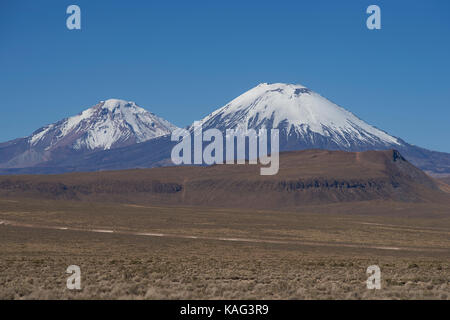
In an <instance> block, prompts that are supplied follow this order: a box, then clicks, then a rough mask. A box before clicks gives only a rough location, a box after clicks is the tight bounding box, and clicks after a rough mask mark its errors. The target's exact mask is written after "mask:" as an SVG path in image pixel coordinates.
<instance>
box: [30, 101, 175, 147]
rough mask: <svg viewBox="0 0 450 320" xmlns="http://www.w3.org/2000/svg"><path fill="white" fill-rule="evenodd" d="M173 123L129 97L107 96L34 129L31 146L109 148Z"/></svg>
mask: <svg viewBox="0 0 450 320" xmlns="http://www.w3.org/2000/svg"><path fill="white" fill-rule="evenodd" d="M174 129H176V127H175V126H174V125H173V124H171V123H170V122H168V121H166V120H164V119H162V118H160V117H158V116H156V115H155V114H153V113H151V112H148V111H147V110H145V109H143V108H141V107H139V106H138V105H136V103H134V102H132V101H125V100H120V99H108V100H106V101H101V102H100V103H98V104H97V105H95V106H93V107H91V108H89V109H86V110H84V111H82V112H81V113H79V114H78V115H76V116H73V117H70V118H66V119H63V120H61V121H59V122H57V123H55V124H51V125H48V126H46V127H43V128H41V129H39V130H37V131H36V132H35V133H33V135H32V136H30V137H29V140H28V141H29V143H30V145H31V146H32V147H39V148H43V149H45V150H50V149H55V148H58V147H70V148H72V149H75V150H80V149H86V150H95V149H104V150H106V149H111V148H114V147H120V146H125V145H129V144H133V143H140V142H144V141H147V140H150V139H153V138H157V137H159V136H163V135H167V134H169V133H170V132H172V131H173V130H174Z"/></svg>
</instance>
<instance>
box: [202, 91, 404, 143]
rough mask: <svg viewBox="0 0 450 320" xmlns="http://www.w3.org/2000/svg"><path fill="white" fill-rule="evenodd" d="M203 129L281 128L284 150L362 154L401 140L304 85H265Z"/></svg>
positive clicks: (222, 110) (220, 111)
mask: <svg viewBox="0 0 450 320" xmlns="http://www.w3.org/2000/svg"><path fill="white" fill-rule="evenodd" d="M200 123H201V124H202V126H203V129H207V128H217V129H219V130H225V129H239V130H244V131H245V130H247V129H261V128H265V129H271V128H278V129H279V130H280V139H281V138H282V137H283V138H284V140H285V141H280V143H281V145H284V149H293V148H295V149H297V148H298V146H304V147H305V148H307V147H313V148H330V149H343V150H356V149H358V150H361V149H369V148H383V147H387V146H395V145H397V146H398V145H400V144H401V143H402V142H401V141H400V140H399V139H397V138H395V137H393V136H390V135H389V134H387V133H385V132H383V131H381V130H379V129H377V128H375V127H373V126H371V125H369V124H367V123H366V122H364V121H362V120H361V119H359V118H358V117H356V116H355V115H354V114H352V113H351V112H349V111H347V110H345V109H344V108H342V107H339V106H338V105H336V104H334V103H332V102H331V101H329V100H327V99H325V98H324V97H322V96H321V95H319V94H317V93H315V92H313V91H311V90H310V89H308V88H306V87H304V86H302V85H293V84H283V83H274V84H267V83H262V84H260V85H258V86H256V87H254V88H253V89H251V90H249V91H247V92H245V93H244V94H242V95H240V96H239V97H237V98H235V99H234V100H232V101H231V102H230V103H228V104H226V105H225V106H224V107H222V108H220V109H218V110H216V111H214V112H213V113H211V114H210V115H208V116H207V117H205V118H204V119H202V120H201V121H200Z"/></svg>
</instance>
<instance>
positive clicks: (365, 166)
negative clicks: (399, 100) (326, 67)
mask: <svg viewBox="0 0 450 320" xmlns="http://www.w3.org/2000/svg"><path fill="white" fill-rule="evenodd" d="M0 196H2V197H10V198H11V197H20V198H23V197H31V198H45V199H67V200H85V201H117V202H123V203H135V204H141V203H142V204H161V205H162V204H164V205H194V206H199V205H201V206H209V207H243V208H246V207H247V208H248V207H250V208H286V207H291V208H292V207H296V206H299V205H304V204H314V203H331V202H349V201H361V200H374V199H382V200H395V201H425V202H430V201H432V202H436V201H438V202H442V201H444V202H446V201H449V194H447V193H445V192H444V191H443V190H441V188H440V186H439V185H438V183H437V182H436V181H435V180H434V179H432V178H430V177H429V176H427V175H426V174H425V173H424V172H422V171H421V170H419V169H417V168H416V167H414V166H413V165H411V164H410V163H409V162H407V161H406V160H405V159H404V158H403V157H402V156H401V155H400V154H399V153H398V152H397V151H393V150H389V151H367V152H344V151H326V150H306V151H297V152H288V153H283V154H281V155H280V170H279V173H278V174H277V175H274V176H261V175H260V171H259V166H258V165H215V166H211V167H187V166H186V167H164V168H154V169H136V170H124V171H108V172H94V173H92V172H91V173H69V174H63V175H23V176H1V177H0Z"/></svg>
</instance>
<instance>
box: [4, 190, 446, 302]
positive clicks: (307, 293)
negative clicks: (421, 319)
mask: <svg viewBox="0 0 450 320" xmlns="http://www.w3.org/2000/svg"><path fill="white" fill-rule="evenodd" d="M0 244H1V246H0V299H119V298H120V299H449V298H450V280H449V279H450V214H449V211H448V206H447V205H444V204H433V203H405V202H392V201H365V202H352V203H350V204H348V203H347V204H345V203H338V204H327V205H310V206H303V207H301V208H297V210H295V211H269V210H246V209H223V208H222V209H215V208H197V207H164V206H150V205H139V204H132V203H124V204H119V203H100V202H92V203H88V202H75V201H73V202H72V201H54V200H30V199H13V200H11V199H3V200H0ZM69 265H78V266H80V268H81V274H82V275H81V276H82V284H81V285H82V290H80V291H71V290H68V289H67V288H66V279H67V277H68V276H69V275H68V274H66V269H67V267H68V266H69ZM370 265H378V266H379V267H380V268H381V280H382V281H381V282H382V288H381V290H368V289H367V288H366V279H367V277H368V275H366V269H367V267H368V266H370Z"/></svg>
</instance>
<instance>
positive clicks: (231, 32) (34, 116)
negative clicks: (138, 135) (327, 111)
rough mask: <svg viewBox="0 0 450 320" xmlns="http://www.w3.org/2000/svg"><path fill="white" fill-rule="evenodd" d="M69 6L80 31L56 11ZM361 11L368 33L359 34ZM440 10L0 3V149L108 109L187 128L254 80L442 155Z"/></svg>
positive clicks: (445, 32) (443, 27) (448, 71)
mask: <svg viewBox="0 0 450 320" xmlns="http://www.w3.org/2000/svg"><path fill="white" fill-rule="evenodd" d="M70 4H77V5H79V6H80V8H81V17H82V22H81V26H82V29H81V30H68V29H67V28H66V18H67V16H68V15H67V14H66V8H67V6H68V5H70ZM370 4H377V5H379V6H380V7H381V19H382V29H381V30H373V31H371V30H368V29H367V28H366V23H365V21H366V18H367V16H368V15H367V14H366V13H365V10H366V8H367V7H368V6H369V5H370ZM449 13H450V1H446V0H442V1H430V0H428V1H402V0H396V1H392V0H390V1H378V0H377V1H376V0H371V1H364V0H359V1H358V0H354V1H351V0H348V1H331V0H330V1H324V0H317V1H301V0H295V1H264V0H258V1H250V0H247V1H245V0H240V1H233V0H227V1H215V0H208V1H196V0H191V1H170V2H169V1H96V0H89V1H79V0H72V1H64V0H58V1H45V0H44V1H22V0H14V1H12V0H4V1H1V2H0V101H1V102H0V108H1V117H0V128H1V129H0V141H6V140H10V139H13V138H16V137H22V136H26V135H29V134H30V133H32V132H33V131H34V130H35V129H37V128H39V127H41V126H43V125H45V124H48V123H52V122H55V121H57V120H60V119H62V118H64V117H67V116H70V115H74V114H77V113H79V112H80V111H82V110H83V109H85V108H87V107H90V106H92V105H94V104H96V103H97V102H98V101H100V100H105V99H108V98H121V99H126V100H132V101H136V103H138V104H139V105H141V106H143V107H145V108H147V109H148V110H150V111H152V112H154V113H156V114H158V115H160V116H162V117H163V118H165V119H167V120H169V121H171V122H173V123H175V124H176V125H178V126H185V125H188V124H190V123H191V122H192V121H193V120H197V119H200V118H202V117H203V116H205V115H206V114H208V113H210V112H211V111H213V110H215V109H216V108H218V107H221V106H222V105H224V104H225V103H227V102H228V101H230V100H231V99H233V98H235V97H236V96H238V95H240V94H241V93H243V92H244V91H246V90H248V89H250V88H252V87H254V86H256V85H257V84H258V83H261V82H269V83H270V82H285V83H300V84H303V85H305V86H307V87H309V88H311V89H312V90H314V91H316V92H318V93H320V94H322V95H323V96H325V97H327V98H328V99H330V100H331V101H333V102H335V103H337V104H339V105H341V106H342V107H344V108H346V109H348V110H350V111H352V112H353V113H355V114H356V115H357V116H359V117H360V118H362V119H363V120H365V121H367V122H368V123H370V124H373V125H375V126H377V127H379V128H381V129H383V130H385V131H387V132H388V133H390V134H392V135H395V136H398V137H401V138H402V139H404V140H406V141H407V142H410V143H413V144H416V145H419V146H422V147H426V148H429V149H433V150H439V151H446V152H450V139H449V138H450V134H449V127H450V126H449V122H450V121H449V119H450V78H449V76H450V40H449V39H450V18H449Z"/></svg>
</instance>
